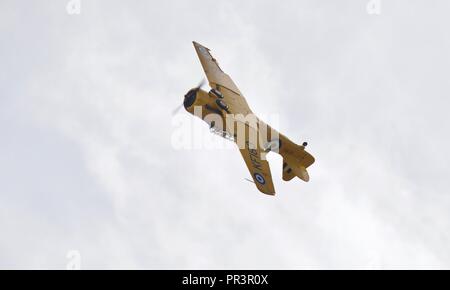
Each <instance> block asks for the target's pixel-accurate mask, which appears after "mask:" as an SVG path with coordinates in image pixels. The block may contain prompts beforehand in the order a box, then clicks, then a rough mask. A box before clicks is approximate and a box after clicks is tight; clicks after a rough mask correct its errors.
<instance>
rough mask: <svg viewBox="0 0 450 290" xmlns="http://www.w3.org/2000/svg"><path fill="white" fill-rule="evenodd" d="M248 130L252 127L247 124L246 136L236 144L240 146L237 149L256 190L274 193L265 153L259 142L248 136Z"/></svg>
mask: <svg viewBox="0 0 450 290" xmlns="http://www.w3.org/2000/svg"><path fill="white" fill-rule="evenodd" d="M250 130H253V129H252V128H250V127H249V126H247V130H246V131H247V132H246V133H247V134H246V136H247V137H246V140H245V142H244V144H242V145H239V144H238V146H239V147H242V148H239V150H240V152H241V154H242V157H243V158H244V160H245V164H246V165H247V168H248V170H249V171H250V174H251V175H252V178H253V181H254V182H255V185H256V187H257V188H258V190H259V191H261V192H262V193H265V194H268V195H275V189H274V186H273V181H272V174H271V173H270V167H269V162H267V160H266V159H265V154H266V153H265V152H264V151H263V150H262V148H261V147H260V146H259V142H254V141H252V140H251V139H250V138H248V136H249V134H248V132H249V131H250ZM238 143H239V142H238Z"/></svg>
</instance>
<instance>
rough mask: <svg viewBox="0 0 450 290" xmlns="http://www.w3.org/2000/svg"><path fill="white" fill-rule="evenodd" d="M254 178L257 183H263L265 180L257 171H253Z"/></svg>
mask: <svg viewBox="0 0 450 290" xmlns="http://www.w3.org/2000/svg"><path fill="white" fill-rule="evenodd" d="M255 179H256V181H257V182H258V183H259V184H265V183H266V180H265V179H264V177H263V176H262V175H261V174H259V173H255Z"/></svg>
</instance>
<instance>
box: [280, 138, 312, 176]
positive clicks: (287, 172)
mask: <svg viewBox="0 0 450 290" xmlns="http://www.w3.org/2000/svg"><path fill="white" fill-rule="evenodd" d="M282 144H283V145H281V147H280V149H279V154H280V155H281V156H283V180H285V181H289V180H291V179H292V178H294V177H295V176H297V177H298V178H300V179H301V180H303V181H305V182H308V181H309V174H308V171H307V170H306V168H308V167H309V166H311V164H313V163H314V161H315V160H314V157H313V156H312V155H311V154H309V153H308V152H306V150H305V146H301V145H297V144H295V143H294V142H292V141H290V140H289V139H287V138H283V142H282Z"/></svg>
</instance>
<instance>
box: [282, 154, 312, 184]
mask: <svg viewBox="0 0 450 290" xmlns="http://www.w3.org/2000/svg"><path fill="white" fill-rule="evenodd" d="M287 159H290V158H283V180H285V181H289V180H291V179H292V178H294V177H295V176H297V177H298V178H300V179H301V180H303V181H305V182H308V181H309V174H308V171H307V170H306V168H305V166H303V165H301V164H295V163H293V162H292V161H288V160H287Z"/></svg>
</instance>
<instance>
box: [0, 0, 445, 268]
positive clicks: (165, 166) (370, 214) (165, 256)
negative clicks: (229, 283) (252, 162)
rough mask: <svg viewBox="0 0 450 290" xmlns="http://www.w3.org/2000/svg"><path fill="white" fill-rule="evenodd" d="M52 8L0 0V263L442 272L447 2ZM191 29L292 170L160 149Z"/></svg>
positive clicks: (189, 83) (274, 161)
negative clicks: (284, 145) (270, 128)
mask: <svg viewBox="0 0 450 290" xmlns="http://www.w3.org/2000/svg"><path fill="white" fill-rule="evenodd" d="M67 2H68V1H56V0H54V1H45V3H44V2H43V1H13V0H2V1H1V2H0V36H1V39H2V44H1V45H0V133H1V139H0V140H1V142H0V152H1V153H0V232H1V235H0V268H56V269H64V268H65V267H66V264H67V263H68V260H67V258H66V254H67V252H68V251H69V250H78V251H79V252H80V254H81V261H82V262H81V265H82V268H85V269H87V268H149V269H153V268H169V269H173V268H176V269H184V268H214V269H215V268H226V269H228V268H240V269H242V268H282V269H284V268H361V267H362V268H450V247H449V245H450V196H449V190H448V188H449V185H450V184H449V183H450V181H449V179H448V176H449V173H450V170H449V163H450V157H449V154H448V153H447V152H448V148H449V147H450V138H449V136H448V132H450V122H449V117H448V108H449V105H450V102H449V99H448V96H449V93H450V82H449V81H448V76H449V75H450V55H449V51H450V33H449V31H448V27H450V18H449V17H448V13H449V11H450V2H448V1H445V0H441V1H424V0H416V1H406V0H405V1H400V0H389V1H383V0H382V1H381V4H382V9H381V14H380V15H369V14H368V13H367V11H366V4H367V2H368V1H365V0H348V1H331V0H328V1H312V0H311V1H283V5H282V6H281V4H280V2H279V1H129V2H127V3H124V1H112V0H108V1H106V0H104V1H101V0H96V1H83V0H81V3H82V8H81V14H79V15H68V14H67V12H66V7H65V6H66V3H67ZM431 2H432V3H431ZM192 40H196V41H198V42H200V43H202V44H204V45H205V46H207V47H209V48H211V49H212V53H213V55H214V56H215V57H216V58H217V59H218V61H219V62H220V64H221V67H222V68H223V69H224V70H225V71H226V72H227V73H229V74H230V75H231V77H232V78H233V79H234V81H235V82H236V83H237V85H238V86H239V87H240V89H241V91H242V92H243V93H244V94H245V95H246V98H247V101H248V102H249V104H250V106H251V107H252V109H253V111H254V112H255V113H256V114H260V115H266V116H267V115H272V114H279V115H280V124H279V127H278V128H279V129H280V131H281V132H282V133H284V134H286V135H287V136H289V137H290V138H291V139H292V140H295V141H296V142H298V143H301V142H302V141H304V140H307V141H308V142H309V144H310V145H309V151H310V152H311V153H312V154H313V155H314V156H315V157H316V163H315V164H314V165H313V166H312V167H311V168H310V170H309V171H310V176H311V182H310V183H303V182H302V181H300V180H299V179H295V180H293V181H291V182H289V183H287V182H284V181H282V179H281V166H282V164H281V163H282V160H281V157H280V156H278V155H269V158H268V159H269V161H270V163H271V168H272V175H273V179H274V184H275V187H276V190H277V195H276V197H275V198H272V197H268V196H264V195H262V194H261V193H259V192H258V191H257V189H256V188H255V187H254V185H253V184H251V183H248V182H246V181H244V179H243V178H244V177H248V176H249V174H248V171H247V168H246V167H245V164H244V161H243V160H242V158H241V156H240V153H239V152H238V151H237V150H202V149H199V150H175V149H174V148H173V147H172V145H171V135H172V134H173V131H174V126H173V125H172V117H171V112H172V110H173V109H174V108H175V107H176V106H177V105H179V104H180V103H181V102H182V98H183V95H184V94H185V93H186V92H187V90H188V89H189V88H191V87H193V86H195V84H197V83H198V81H199V80H200V79H201V78H202V77H203V76H204V75H203V71H202V69H201V66H200V63H199V61H198V59H197V56H196V54H195V51H194V49H193V47H192V43H191V41H192ZM181 114H187V113H186V112H184V111H183V112H182V113H181ZM193 126H194V127H197V128H203V129H204V130H207V129H206V127H204V125H203V124H202V123H201V121H199V120H196V122H194V123H193ZM211 138H218V137H211Z"/></svg>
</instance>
